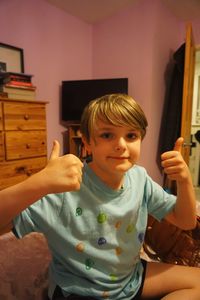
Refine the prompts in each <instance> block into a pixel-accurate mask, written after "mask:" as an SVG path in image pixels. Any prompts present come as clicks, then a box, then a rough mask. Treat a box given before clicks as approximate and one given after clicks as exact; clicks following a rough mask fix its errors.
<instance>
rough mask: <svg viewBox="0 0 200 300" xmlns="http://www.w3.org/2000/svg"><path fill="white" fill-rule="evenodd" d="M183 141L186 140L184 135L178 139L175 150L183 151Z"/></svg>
mask: <svg viewBox="0 0 200 300" xmlns="http://www.w3.org/2000/svg"><path fill="white" fill-rule="evenodd" d="M183 142H184V138H183V137H179V138H178V139H177V140H176V142H175V145H174V150H175V151H178V152H181V150H182V146H183Z"/></svg>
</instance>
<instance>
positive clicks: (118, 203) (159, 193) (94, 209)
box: [14, 164, 176, 300]
mask: <svg viewBox="0 0 200 300" xmlns="http://www.w3.org/2000/svg"><path fill="white" fill-rule="evenodd" d="M175 201H176V197H175V196H173V195H170V194H168V193H166V192H165V191H164V190H163V188H162V187H160V186H159V185H158V184H156V183H155V182H154V181H153V180H152V179H151V178H150V177H149V176H148V175H147V173H146V171H145V169H144V168H142V167H139V166H134V167H133V168H132V169H130V170H129V171H128V172H127V173H126V175H125V181H124V186H123V188H122V189H121V190H117V191H116V190H113V189H111V188H109V187H108V186H106V185H105V184H104V183H103V182H102V181H101V179H100V178H98V177H97V176H96V175H95V173H94V172H93V171H92V170H91V169H90V167H89V165H87V164H85V165H84V170H83V181H82V184H81V188H80V190H79V191H74V192H66V193H61V194H50V195H47V196H45V197H43V198H42V199H40V200H38V201H37V202H36V203H34V204H33V205H31V206H30V207H29V208H27V209H26V210H24V211H23V212H22V213H21V214H20V215H19V216H17V217H16V218H15V219H14V226H15V230H16V232H17V234H18V236H19V237H22V236H24V235H25V234H27V233H30V232H32V231H37V232H42V233H44V235H45V236H46V238H47V242H48V245H49V248H50V250H51V252H52V262H51V264H50V287H49V296H50V297H52V294H53V291H54V288H55V286H56V285H59V286H60V287H61V288H62V290H63V291H64V294H65V295H69V294H79V295H83V296H91V297H95V298H97V299H105V298H107V299H115V300H119V299H131V298H133V296H134V295H135V294H136V293H137V291H138V289H139V287H140V284H141V280H142V273H143V267H142V264H141V262H140V257H139V254H140V249H141V246H142V243H143V241H144V235H145V231H146V225H147V217H148V214H152V215H153V216H154V217H156V218H157V219H159V220H160V219H162V218H163V217H164V216H165V215H166V214H167V213H168V212H170V211H171V210H172V209H173V207H174V204H175Z"/></svg>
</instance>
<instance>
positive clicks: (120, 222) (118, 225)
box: [115, 221, 122, 230]
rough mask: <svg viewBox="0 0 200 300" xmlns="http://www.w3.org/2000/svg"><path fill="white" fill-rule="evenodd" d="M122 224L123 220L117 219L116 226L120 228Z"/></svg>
mask: <svg viewBox="0 0 200 300" xmlns="http://www.w3.org/2000/svg"><path fill="white" fill-rule="evenodd" d="M121 225H122V221H117V222H116V223H115V228H116V229H117V230H118V229H119V228H120V227H121Z"/></svg>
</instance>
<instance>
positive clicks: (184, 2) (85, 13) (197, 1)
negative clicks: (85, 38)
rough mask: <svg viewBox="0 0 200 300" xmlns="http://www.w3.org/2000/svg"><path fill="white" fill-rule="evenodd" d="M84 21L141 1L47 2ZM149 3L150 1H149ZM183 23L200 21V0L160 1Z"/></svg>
mask: <svg viewBox="0 0 200 300" xmlns="http://www.w3.org/2000/svg"><path fill="white" fill-rule="evenodd" d="M46 1H48V2H49V3H51V4H53V5H55V6H56V7H58V8H61V9H64V10H65V11H66V12H67V13H69V14H71V15H73V16H76V17H78V18H80V19H82V20H83V21H86V22H88V23H91V24H94V23H97V22H100V21H103V20H105V19H106V18H108V17H110V16H112V15H114V14H116V13H118V12H119V11H120V10H122V9H125V8H127V7H128V6H129V5H134V4H135V3H137V2H139V1H140V0H46ZM147 1H148V0H147ZM160 1H162V2H163V3H164V4H165V5H166V6H167V7H168V9H169V10H170V11H171V12H172V13H173V14H174V15H175V16H176V17H178V18H179V19H180V20H182V21H192V20H195V19H199V20H200V0H160Z"/></svg>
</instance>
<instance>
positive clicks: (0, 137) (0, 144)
mask: <svg viewBox="0 0 200 300" xmlns="http://www.w3.org/2000/svg"><path fill="white" fill-rule="evenodd" d="M2 160H4V143H3V133H2V132H1V131H0V161H2Z"/></svg>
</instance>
